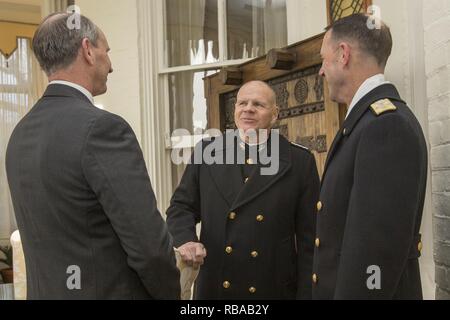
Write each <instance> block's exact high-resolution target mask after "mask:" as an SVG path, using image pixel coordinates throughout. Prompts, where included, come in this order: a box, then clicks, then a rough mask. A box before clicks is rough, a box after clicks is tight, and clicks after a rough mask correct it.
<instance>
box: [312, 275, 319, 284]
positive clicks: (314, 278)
mask: <svg viewBox="0 0 450 320" xmlns="http://www.w3.org/2000/svg"><path fill="white" fill-rule="evenodd" d="M318 280H319V278H318V277H317V274H313V276H312V281H313V283H314V284H317V281H318Z"/></svg>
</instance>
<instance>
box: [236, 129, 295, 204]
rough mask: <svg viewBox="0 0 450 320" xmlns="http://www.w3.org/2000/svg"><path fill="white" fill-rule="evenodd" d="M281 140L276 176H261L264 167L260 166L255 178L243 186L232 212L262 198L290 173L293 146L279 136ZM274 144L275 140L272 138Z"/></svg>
mask: <svg viewBox="0 0 450 320" xmlns="http://www.w3.org/2000/svg"><path fill="white" fill-rule="evenodd" d="M277 136H278V138H279V142H280V144H279V146H280V149H279V160H280V161H279V165H280V166H279V170H278V173H277V174H275V175H261V168H263V167H262V166H260V165H258V166H257V168H256V170H255V172H254V174H253V176H252V177H250V180H249V181H248V182H247V183H246V184H245V185H244V186H243V188H242V189H241V191H240V192H239V194H238V196H237V197H236V199H235V201H234V202H233V205H232V207H231V210H236V209H237V208H239V207H242V206H243V205H245V204H247V203H249V202H250V201H252V200H253V199H255V198H256V197H258V196H260V195H261V194H262V193H264V192H265V191H267V190H268V189H269V188H270V187H272V186H273V185H274V184H275V183H276V182H277V181H279V180H280V179H281V178H282V177H284V175H285V174H286V173H287V172H288V171H289V169H290V168H291V166H292V163H291V161H292V160H291V149H290V148H291V146H290V144H289V142H288V141H287V140H286V139H285V138H283V137H281V136H279V135H277ZM271 141H272V142H273V141H274V139H273V138H272V140H271Z"/></svg>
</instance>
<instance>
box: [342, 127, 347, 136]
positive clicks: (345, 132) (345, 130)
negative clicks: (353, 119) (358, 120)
mask: <svg viewBox="0 0 450 320" xmlns="http://www.w3.org/2000/svg"><path fill="white" fill-rule="evenodd" d="M342 133H343V134H344V136H346V135H347V128H344V131H342Z"/></svg>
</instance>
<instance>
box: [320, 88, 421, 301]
mask: <svg viewBox="0 0 450 320" xmlns="http://www.w3.org/2000/svg"><path fill="white" fill-rule="evenodd" d="M386 98H388V99H390V100H391V102H392V103H393V104H394V105H395V107H396V108H397V110H395V111H388V112H385V113H382V114H380V115H378V114H376V113H375V112H374V111H373V110H372V108H371V107H370V106H371V105H372V104H373V103H375V102H377V101H379V100H382V99H386ZM426 181H427V146H426V143H425V138H424V135H423V133H422V129H421V127H420V124H419V123H418V121H417V119H416V118H415V116H414V115H413V113H412V112H411V110H410V109H409V108H408V106H407V105H406V103H405V102H403V101H402V100H401V99H400V96H399V94H398V92H397V90H396V89H395V87H394V86H393V85H391V84H387V85H383V86H380V87H378V88H376V89H374V90H373V91H372V92H370V93H369V94H367V95H366V96H365V97H364V98H363V99H362V100H361V101H360V102H359V103H358V104H357V105H356V106H355V108H354V110H353V111H352V112H351V114H350V115H349V117H348V118H347V119H346V121H345V122H344V124H343V126H342V129H341V130H340V132H339V133H338V135H337V137H336V139H335V141H334V143H333V145H332V147H331V150H330V153H329V156H328V160H327V164H326V168H325V173H324V177H323V181H322V187H321V193H320V201H321V202H320V205H318V209H319V211H318V218H317V238H318V239H319V240H320V241H319V242H318V244H319V246H316V249H315V256H314V274H315V277H313V278H314V280H316V281H315V282H316V284H315V285H313V298H315V299H421V298H422V289H421V280H420V272H419V262H418V257H419V256H420V252H419V251H420V250H419V247H420V236H419V229H420V224H421V219H422V211H423V205H424V198H425V189H426ZM371 266H376V267H379V270H378V271H380V273H378V272H374V270H375V269H372V270H371V269H370V267H371ZM376 274H378V275H379V279H380V284H381V288H380V289H379V290H378V289H375V290H369V287H370V286H369V287H368V285H367V284H368V283H367V282H368V280H369V284H371V285H374V284H376V278H371V276H372V275H376Z"/></svg>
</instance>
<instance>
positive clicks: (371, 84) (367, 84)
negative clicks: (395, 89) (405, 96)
mask: <svg viewBox="0 0 450 320" xmlns="http://www.w3.org/2000/svg"><path fill="white" fill-rule="evenodd" d="M387 83H390V82H389V81H386V79H385V77H384V74H382V73H379V74H377V75H375V76H373V77H370V78H368V79H367V80H366V81H364V82H363V84H362V85H361V86H360V87H359V89H358V91H356V94H355V96H354V97H353V100H352V103H351V104H350V107H349V108H348V111H347V115H346V116H345V118H346V119H347V118H348V116H349V115H350V113H351V112H352V110H353V108H354V107H355V106H356V104H357V103H358V102H359V101H360V100H361V99H362V98H364V96H365V95H367V94H368V93H369V92H370V91H372V90H373V89H375V88H378V87H379V86H382V85H384V84H387Z"/></svg>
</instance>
